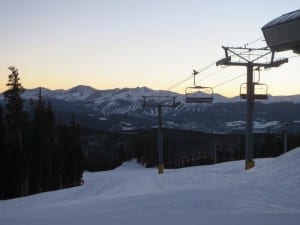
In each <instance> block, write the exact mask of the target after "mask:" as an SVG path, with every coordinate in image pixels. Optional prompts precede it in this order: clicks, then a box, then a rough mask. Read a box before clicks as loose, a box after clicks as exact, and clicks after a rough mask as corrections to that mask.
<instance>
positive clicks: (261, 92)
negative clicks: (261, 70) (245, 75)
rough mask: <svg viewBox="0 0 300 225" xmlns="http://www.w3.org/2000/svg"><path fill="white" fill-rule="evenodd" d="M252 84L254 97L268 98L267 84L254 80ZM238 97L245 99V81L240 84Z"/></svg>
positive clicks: (258, 98)
mask: <svg viewBox="0 0 300 225" xmlns="http://www.w3.org/2000/svg"><path fill="white" fill-rule="evenodd" d="M253 85H254V99H257V100H265V99H268V97H269V96H268V85H267V84H263V83H258V82H255V83H253ZM240 98H241V99H247V83H243V84H241V86H240Z"/></svg>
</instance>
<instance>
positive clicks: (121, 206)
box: [0, 148, 300, 225]
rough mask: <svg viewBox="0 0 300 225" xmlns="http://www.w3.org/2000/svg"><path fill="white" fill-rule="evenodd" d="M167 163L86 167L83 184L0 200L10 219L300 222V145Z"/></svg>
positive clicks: (0, 213)
mask: <svg viewBox="0 0 300 225" xmlns="http://www.w3.org/2000/svg"><path fill="white" fill-rule="evenodd" d="M243 167H244V162H243V161H237V162H229V163H223V164H217V165H212V166H200V167H190V168H184V169H173V170H166V172H165V173H164V174H162V175H158V174H157V171H156V169H146V168H144V167H142V166H140V165H138V164H137V163H136V162H135V161H132V162H127V163H125V164H123V165H122V166H121V167H119V168H117V169H115V170H112V171H108V172H97V173H85V174H84V180H85V184H84V185H83V186H80V187H76V188H71V189H65V190H60V191H54V192H49V193H43V194H38V195H34V196H29V197H25V198H19V199H13V200H7V201H0V223H1V224H5V225H21V224H22V225H31V224H55V225H65V224H72V225H83V224H89V225H94V224H95V225H96V224H97V225H98V224H131V225H140V224H145V225H148V224H149V225H150V224H151V225H152V224H172V225H173V224H174V225H177V224H178V225H179V224H180V225H182V224H209V225H216V224H230V225H240V224H243V225H253V224H259V225H262V224H264V225H269V224H272V225H286V224H289V225H296V224H297V225H298V224H299V221H300V148H297V149H294V150H293V151H290V152H288V153H287V154H285V155H282V156H280V157H278V158H272V159H271V158H270V159H259V160H256V167H255V168H253V169H251V170H248V171H245V170H244V169H243Z"/></svg>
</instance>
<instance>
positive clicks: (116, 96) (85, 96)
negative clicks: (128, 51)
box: [23, 85, 300, 104]
mask: <svg viewBox="0 0 300 225" xmlns="http://www.w3.org/2000/svg"><path fill="white" fill-rule="evenodd" d="M41 90H42V95H43V96H44V97H47V98H51V99H60V100H64V101H69V102H72V101H85V102H94V103H96V104H97V103H100V104H101V103H102V102H105V101H115V100H127V101H140V100H141V99H142V96H149V95H154V96H155V95H168V96H176V97H177V98H178V100H179V101H180V102H184V98H185V96H184V95H183V94H178V93H175V92H171V91H164V90H153V89H150V88H147V87H136V88H122V89H119V88H116V89H110V90H97V89H94V88H92V87H90V86H84V85H79V86H75V87H73V88H70V89H67V90H63V89H58V90H50V89H47V88H41ZM38 93H39V88H35V89H27V90H26V91H25V92H24V94H23V97H24V98H26V99H35V98H37V96H38ZM244 101H245V100H242V99H240V98H239V97H233V98H227V97H225V96H222V95H219V94H215V95H214V101H213V103H234V102H244ZM258 102H262V103H266V104H268V103H276V102H293V103H300V94H299V95H291V96H271V95H270V96H269V98H268V99H267V100H264V101H258Z"/></svg>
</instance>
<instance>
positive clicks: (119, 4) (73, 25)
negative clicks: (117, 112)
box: [0, 0, 300, 96]
mask: <svg viewBox="0 0 300 225" xmlns="http://www.w3.org/2000/svg"><path fill="white" fill-rule="evenodd" d="M299 8H300V3H299V0H285V1H282V0H281V1H279V0H265V1H260V0H251V1H243V0H227V1H223V0H210V1H202V0H0V17H1V19H0V30H1V38H0V78H1V79H0V81H1V82H0V92H2V91H4V90H5V89H6V86H5V84H6V82H7V77H8V75H9V73H10V71H9V70H8V69H7V68H8V67H9V66H11V65H13V66H15V67H17V68H18V69H19V73H20V77H21V82H22V84H23V86H24V87H25V88H35V87H39V86H42V87H47V88H50V89H61V88H62V89H68V88H71V87H73V86H76V85H79V84H81V85H89V86H92V87H94V88H97V89H112V88H123V87H138V86H140V87H141V86H147V87H149V88H152V89H165V90H167V89H170V87H172V86H173V85H174V84H176V83H177V82H179V81H181V80H184V79H185V78H187V76H189V75H190V74H191V72H192V70H193V69H196V70H199V69H201V68H204V67H206V66H207V65H209V64H211V63H213V62H215V61H216V60H217V59H220V58H223V57H224V51H223V49H222V48H221V46H222V45H225V46H243V45H245V44H247V43H251V42H253V41H255V40H259V41H256V42H255V44H256V45H260V47H263V46H265V42H264V41H262V40H261V39H262V36H263V35H262V32H261V27H262V26H263V25H265V24H266V23H267V22H269V21H270V20H272V19H274V18H276V17H278V16H281V15H282V14H284V13H288V12H290V11H294V10H297V9H299ZM281 55H282V56H283V57H293V56H296V55H295V54H294V53H293V52H284V53H283V54H281ZM218 70H222V71H220V72H218V73H216V74H214V75H213V76H210V77H209V78H208V79H205V80H204V81H203V83H202V84H203V85H205V86H216V85H218V84H221V83H223V82H225V81H227V80H230V79H232V78H234V77H236V76H239V75H240V74H242V73H243V72H245V71H246V68H243V67H241V68H233V67H231V68H227V69H224V70H223V69H222V68H219V67H215V66H213V67H211V68H210V69H209V70H207V71H205V73H203V74H200V75H199V76H198V78H199V81H201V79H203V78H205V77H207V76H208V75H210V74H211V73H215V72H216V71H218ZM245 81H246V77H241V78H239V79H236V80H234V81H232V82H229V83H227V84H225V85H221V86H219V87H217V88H216V89H215V92H217V93H220V94H222V95H226V96H235V95H238V93H239V86H240V84H241V83H243V82H245ZM261 82H263V83H267V84H268V86H269V92H270V94H271V95H291V94H300V57H293V58H290V62H289V63H287V64H285V65H283V66H281V67H280V68H273V69H271V70H268V71H263V72H262V73H261ZM191 85H192V80H191V79H190V80H188V81H186V82H185V83H183V84H181V85H179V86H177V87H175V88H172V89H171V91H175V92H183V91H184V88H185V87H186V86H191Z"/></svg>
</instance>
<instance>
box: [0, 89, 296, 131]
mask: <svg viewBox="0 0 300 225" xmlns="http://www.w3.org/2000/svg"><path fill="white" fill-rule="evenodd" d="M40 90H41V93H42V96H43V98H44V99H45V100H46V99H49V100H50V101H51V103H52V106H53V110H54V111H55V113H56V116H57V118H58V119H59V120H63V121H65V120H68V119H70V118H71V116H72V115H74V116H75V118H76V120H77V121H78V122H79V123H80V125H81V126H84V127H89V128H95V129H105V130H127V131H128V130H135V129H143V128H151V127H154V126H156V124H157V122H156V121H157V112H156V111H157V110H156V108H155V107H147V108H145V107H143V96H173V97H176V101H177V102H179V103H180V104H179V106H177V107H176V108H163V124H164V126H165V127H170V128H179V129H188V130H199V131H205V132H237V131H241V130H243V129H244V126H245V122H244V121H245V114H246V104H245V100H242V99H240V98H239V97H233V98H227V97H224V96H222V95H219V94H215V95H214V101H213V103H202V104H196V103H186V102H185V95H184V94H178V93H175V92H170V91H164V90H152V89H150V88H147V87H137V88H122V89H118V88H117V89H111V90H97V89H94V88H92V87H89V86H83V85H79V86H76V87H73V88H71V89H68V90H62V89H59V90H50V89H47V88H41V89H40V88H35V89H27V90H26V91H25V92H24V93H23V94H22V97H23V99H25V100H26V102H29V100H30V99H32V100H35V99H37V98H38V95H39V91H40ZM3 100H4V99H3V95H0V101H1V102H3ZM27 105H28V104H27ZM254 120H255V123H254V127H255V128H256V129H257V130H266V129H268V130H278V129H281V128H282V124H283V122H284V123H286V122H288V123H290V124H297V123H299V121H300V95H292V96H269V98H268V99H267V100H264V101H256V104H255V113H254Z"/></svg>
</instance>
